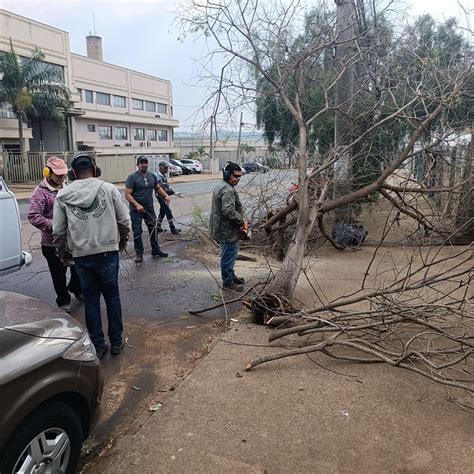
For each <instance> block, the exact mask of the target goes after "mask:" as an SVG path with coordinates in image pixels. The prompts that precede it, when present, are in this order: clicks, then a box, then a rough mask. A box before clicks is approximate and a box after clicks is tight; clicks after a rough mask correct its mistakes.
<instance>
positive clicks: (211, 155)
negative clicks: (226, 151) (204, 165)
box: [209, 115, 216, 173]
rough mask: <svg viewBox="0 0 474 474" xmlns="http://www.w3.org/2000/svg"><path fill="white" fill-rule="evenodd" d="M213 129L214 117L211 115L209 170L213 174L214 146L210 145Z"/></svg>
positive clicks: (210, 143)
mask: <svg viewBox="0 0 474 474" xmlns="http://www.w3.org/2000/svg"><path fill="white" fill-rule="evenodd" d="M213 127H214V115H211V133H210V134H209V168H210V172H211V173H215V172H216V170H215V169H214V144H213V143H212V139H213V136H212V131H213Z"/></svg>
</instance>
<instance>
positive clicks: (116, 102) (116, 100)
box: [114, 95, 127, 108]
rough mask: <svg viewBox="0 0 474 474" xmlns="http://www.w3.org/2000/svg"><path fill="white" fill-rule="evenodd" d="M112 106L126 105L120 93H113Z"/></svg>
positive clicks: (123, 106)
mask: <svg viewBox="0 0 474 474" xmlns="http://www.w3.org/2000/svg"><path fill="white" fill-rule="evenodd" d="M114 107H122V108H125V107H127V99H125V97H122V96H121V95H114Z"/></svg>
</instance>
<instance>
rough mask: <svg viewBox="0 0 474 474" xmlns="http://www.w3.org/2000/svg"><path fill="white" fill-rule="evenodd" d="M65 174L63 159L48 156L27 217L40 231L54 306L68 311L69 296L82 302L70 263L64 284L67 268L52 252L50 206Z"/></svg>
mask: <svg viewBox="0 0 474 474" xmlns="http://www.w3.org/2000/svg"><path fill="white" fill-rule="evenodd" d="M66 174H67V166H66V163H65V162H64V160H62V159H61V158H58V157H57V156H50V157H49V158H48V161H47V162H46V167H45V168H44V170H43V176H44V179H43V181H41V183H40V184H39V185H38V186H37V187H36V189H35V190H34V191H33V195H32V196H31V198H30V207H29V209H28V220H29V221H30V223H31V224H32V225H34V226H35V227H36V228H37V229H39V230H41V252H42V253H43V256H44V258H45V259H46V261H47V262H48V267H49V272H50V273H51V278H52V280H53V286H54V291H55V292H56V296H57V298H56V303H57V305H58V306H59V307H60V308H61V309H63V310H64V311H66V312H67V313H70V312H71V306H70V303H71V295H70V294H69V292H71V293H73V294H74V296H75V297H76V298H77V299H78V300H79V301H83V298H82V290H81V284H80V282H79V277H78V275H77V273H76V270H75V268H74V266H71V267H70V272H71V278H70V280H69V284H67V277H66V272H67V267H66V266H65V265H63V263H62V262H61V260H60V259H59V257H58V256H57V255H56V249H55V248H54V246H53V230H52V227H53V208H54V201H55V200H56V196H57V194H58V191H59V190H60V189H62V187H63V183H64V178H65V177H66Z"/></svg>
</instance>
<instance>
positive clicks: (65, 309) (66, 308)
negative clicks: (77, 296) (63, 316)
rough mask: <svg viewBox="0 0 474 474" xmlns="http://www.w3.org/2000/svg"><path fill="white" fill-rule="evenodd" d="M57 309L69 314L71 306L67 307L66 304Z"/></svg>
mask: <svg viewBox="0 0 474 474" xmlns="http://www.w3.org/2000/svg"><path fill="white" fill-rule="evenodd" d="M59 309H62V310H63V311H66V313H70V312H71V306H70V305H68V304H63V305H61V306H60V307H59Z"/></svg>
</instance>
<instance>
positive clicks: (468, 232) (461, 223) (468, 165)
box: [456, 131, 474, 243]
mask: <svg viewBox="0 0 474 474" xmlns="http://www.w3.org/2000/svg"><path fill="white" fill-rule="evenodd" d="M473 161H474V132H473V131H471V143H470V144H469V145H468V147H467V150H466V153H465V158H464V163H465V164H464V173H463V181H465V183H464V185H463V188H462V193H461V196H462V197H461V202H460V204H459V209H458V216H457V222H456V224H457V227H458V228H461V232H459V235H460V236H461V237H462V238H463V239H465V241H466V243H469V242H472V241H473V240H474V173H473V169H472V168H473Z"/></svg>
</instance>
